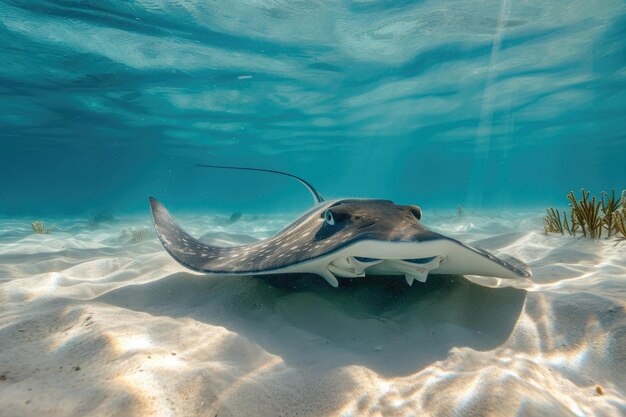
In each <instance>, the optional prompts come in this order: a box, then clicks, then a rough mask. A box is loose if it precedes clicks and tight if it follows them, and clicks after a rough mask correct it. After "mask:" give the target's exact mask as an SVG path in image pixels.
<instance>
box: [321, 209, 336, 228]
mask: <svg viewBox="0 0 626 417" xmlns="http://www.w3.org/2000/svg"><path fill="white" fill-rule="evenodd" d="M324 220H326V223H328V224H329V225H331V226H334V225H335V216H333V212H332V211H330V210H326V213H324Z"/></svg>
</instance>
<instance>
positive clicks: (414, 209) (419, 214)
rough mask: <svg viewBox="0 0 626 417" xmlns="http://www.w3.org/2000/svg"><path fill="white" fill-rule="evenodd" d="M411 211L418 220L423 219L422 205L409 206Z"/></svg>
mask: <svg viewBox="0 0 626 417" xmlns="http://www.w3.org/2000/svg"><path fill="white" fill-rule="evenodd" d="M409 211H410V212H411V214H412V215H413V217H415V218H416V219H417V220H421V219H422V209H421V207H420V206H409Z"/></svg>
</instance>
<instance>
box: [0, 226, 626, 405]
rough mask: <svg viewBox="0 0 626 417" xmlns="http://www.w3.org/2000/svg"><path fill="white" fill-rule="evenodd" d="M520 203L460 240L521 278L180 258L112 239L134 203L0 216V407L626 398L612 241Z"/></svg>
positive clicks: (622, 269) (236, 232)
mask: <svg viewBox="0 0 626 417" xmlns="http://www.w3.org/2000/svg"><path fill="white" fill-rule="evenodd" d="M520 219H522V217H519V218H517V217H514V216H513V217H511V218H510V219H507V218H504V219H497V220H493V219H492V218H490V219H486V218H484V219H481V218H473V219H471V222H472V224H474V225H476V227H475V229H474V230H475V231H474V232H472V231H469V232H463V233H464V234H465V236H464V239H465V240H468V241H474V242H475V243H476V244H478V245H480V246H483V247H485V248H486V249H489V250H493V251H495V252H496V253H497V252H499V251H502V252H507V253H510V254H512V255H514V256H517V257H519V258H521V259H524V260H525V261H527V262H528V263H529V264H530V265H531V267H532V269H533V272H534V275H533V277H532V279H529V280H520V281H507V280H496V279H489V278H479V277H468V278H467V279H466V278H463V277H458V276H440V277H431V278H430V279H429V280H428V281H427V283H425V284H417V283H416V284H414V286H413V287H407V286H406V285H405V284H404V280H401V279H390V278H380V277H378V278H366V279H361V280H345V281H342V285H341V287H340V288H338V289H333V288H331V287H329V286H328V285H327V284H325V282H324V281H323V280H321V279H319V278H318V277H316V276H306V275H305V276H297V277H280V276H274V277H266V278H252V277H241V278H223V279H217V278H206V277H203V276H200V275H197V274H192V273H189V272H187V271H185V270H184V269H183V268H181V267H180V266H179V265H177V264H176V263H175V262H174V261H173V260H172V259H171V258H170V257H169V256H168V255H167V254H166V253H165V252H164V251H163V250H162V248H161V246H160V245H159V243H158V242H157V241H156V240H155V239H154V237H153V236H150V237H149V238H148V239H147V240H145V241H142V242H138V243H133V242H131V241H129V240H127V239H126V240H125V239H122V238H120V236H122V235H121V230H122V229H123V228H128V227H139V226H138V223H137V221H138V220H135V219H129V220H128V221H126V222H117V223H113V224H110V225H106V226H102V227H100V228H90V227H89V226H88V225H84V226H81V227H75V228H74V229H71V228H70V227H69V224H68V225H67V228H66V229H64V231H63V230H60V231H59V232H58V233H53V234H51V235H49V236H43V237H42V236H33V235H30V234H29V233H27V230H26V229H24V230H22V231H19V230H18V231H17V232H14V233H12V232H10V230H16V229H17V227H16V225H17V224H18V223H19V222H17V221H12V220H3V221H2V222H3V223H2V224H1V225H0V226H2V227H0V229H3V232H2V233H0V238H2V243H0V260H1V262H0V274H1V276H2V279H1V280H0V302H1V303H2V304H1V305H2V306H3V308H2V309H0V352H1V353H0V374H1V375H2V380H0V402H1V403H2V410H3V411H2V413H7V414H6V415H42V414H47V415H58V416H71V415H76V416H79V415H80V416H83V415H112V414H115V415H136V416H141V415H158V416H165V415H176V416H181V415H211V416H213V415H219V416H229V415H232V416H241V415H256V416H265V415H267V416H276V415H335V416H350V415H354V416H357V415H358V416H380V415H385V416H386V415H398V416H409V415H455V416H458V415H480V416H482V415H551V416H552V415H557V416H583V415H599V416H621V415H624V413H626V400H624V393H625V392H626V383H625V382H624V378H623V375H625V374H626V315H625V313H624V307H625V304H626V302H625V300H626V294H625V289H626V284H625V282H626V281H625V278H626V263H625V261H624V259H626V245H624V244H623V243H621V244H616V242H615V241H607V240H602V241H597V242H593V241H589V240H585V239H571V238H565V237H561V236H544V235H543V234H541V233H538V232H534V231H530V232H528V231H526V230H525V229H527V227H528V225H527V223H525V220H520ZM142 221H143V219H142ZM214 221H216V220H215V219H211V218H205V219H200V222H199V223H198V224H197V225H196V230H195V232H198V233H197V234H198V235H202V234H203V232H202V230H204V232H206V231H207V230H213V231H214V232H212V234H208V235H206V236H205V237H206V238H207V239H216V240H219V241H220V242H231V243H237V242H241V241H242V240H243V241H245V240H248V239H253V238H259V237H263V236H264V235H267V234H269V233H271V230H272V228H274V227H276V226H277V224H274V226H271V225H269V224H268V223H264V222H263V220H258V219H257V220H254V221H250V219H248V220H246V219H243V220H241V222H239V223H236V224H233V225H230V226H223V223H221V222H220V221H219V219H218V220H217V223H216V224H211V222H214ZM68 223H69V222H68ZM455 223H456V224H455ZM497 223H502V224H501V225H498V224H497ZM20 224H21V223H20ZM220 224H221V226H220ZM458 224H459V222H458V221H455V220H450V219H448V220H445V221H444V220H442V221H441V223H440V224H439V225H437V224H435V226H438V227H440V229H446V228H455V227H457V226H458ZM60 226H61V227H62V226H64V223H63V222H60ZM490 228H493V229H494V230H496V231H497V233H495V234H494V233H490V232H489V230H490ZM446 233H448V234H454V233H453V232H446ZM246 236H247V237H246Z"/></svg>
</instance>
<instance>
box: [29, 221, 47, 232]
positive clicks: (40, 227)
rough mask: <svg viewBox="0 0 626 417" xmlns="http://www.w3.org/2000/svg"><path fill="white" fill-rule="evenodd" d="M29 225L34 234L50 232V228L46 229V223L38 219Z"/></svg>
mask: <svg viewBox="0 0 626 417" xmlns="http://www.w3.org/2000/svg"><path fill="white" fill-rule="evenodd" d="M30 227H32V228H33V232H34V233H35V234H38V235H48V234H50V229H48V226H46V223H45V222H42V221H40V220H37V221H35V222H32V223H31V224H30Z"/></svg>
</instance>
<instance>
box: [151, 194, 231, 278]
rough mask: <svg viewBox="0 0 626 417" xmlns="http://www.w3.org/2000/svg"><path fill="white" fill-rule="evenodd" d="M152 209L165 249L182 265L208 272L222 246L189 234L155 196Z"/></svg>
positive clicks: (155, 224)
mask: <svg viewBox="0 0 626 417" xmlns="http://www.w3.org/2000/svg"><path fill="white" fill-rule="evenodd" d="M150 209H151V210H152V219H153V221H154V227H155V229H156V232H157V235H158V237H159V240H160V241H161V243H162V244H163V247H164V248H165V250H167V252H168V253H169V254H170V255H171V256H172V257H173V258H174V259H175V260H176V261H177V262H178V263H180V264H181V265H183V266H185V267H187V268H189V269H192V270H194V271H200V272H207V269H208V268H207V266H208V265H209V263H210V261H211V260H213V259H215V258H216V257H219V256H220V253H221V250H222V248H220V247H217V246H211V245H207V244H205V243H202V242H200V241H199V240H197V239H195V238H194V237H192V236H191V235H189V234H188V233H187V232H185V231H184V230H183V229H182V228H181V227H180V226H179V225H178V224H176V222H175V221H174V219H173V218H172V216H171V215H170V213H169V212H168V211H167V209H166V208H165V207H164V206H163V205H162V204H161V203H159V202H158V201H157V200H156V199H155V198H153V197H150Z"/></svg>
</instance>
